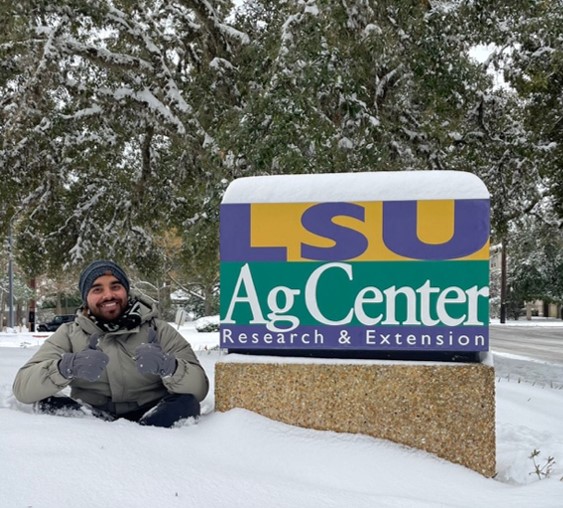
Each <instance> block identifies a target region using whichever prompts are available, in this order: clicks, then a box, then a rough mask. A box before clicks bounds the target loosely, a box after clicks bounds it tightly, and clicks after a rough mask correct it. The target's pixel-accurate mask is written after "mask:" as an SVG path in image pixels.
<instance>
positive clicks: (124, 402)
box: [13, 298, 209, 415]
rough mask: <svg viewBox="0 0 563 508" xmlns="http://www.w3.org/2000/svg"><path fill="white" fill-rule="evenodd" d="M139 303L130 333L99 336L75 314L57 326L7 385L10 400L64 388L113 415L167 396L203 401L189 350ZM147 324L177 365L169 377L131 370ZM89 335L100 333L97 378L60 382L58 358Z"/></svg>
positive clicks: (203, 380) (204, 382) (198, 370)
mask: <svg viewBox="0 0 563 508" xmlns="http://www.w3.org/2000/svg"><path fill="white" fill-rule="evenodd" d="M139 300H140V301H141V303H142V306H141V308H142V312H141V315H142V322H141V325H140V326H139V327H137V328H134V329H132V330H118V331H116V332H105V333H104V332H103V331H102V330H101V329H100V328H98V327H97V326H96V325H95V324H94V322H93V321H92V320H90V319H89V318H88V317H87V316H86V315H84V314H83V313H81V312H79V313H78V314H77V317H76V320H75V321H74V322H73V323H67V324H64V325H62V326H61V327H60V328H59V329H58V330H57V331H56V332H55V333H54V334H53V335H51V337H49V338H48V339H47V340H46V341H45V342H44V343H43V345H42V346H41V347H40V348H39V350H38V351H37V353H35V355H33V357H32V358H31V359H30V360H29V361H28V362H27V363H26V364H25V365H24V366H23V367H22V368H21V369H20V370H19V371H18V373H17V374H16V378H15V380H14V386H13V391H14V395H15V397H16V399H18V400H19V401H20V402H23V403H27V404H30V403H33V402H36V401H38V400H41V399H44V398H46V397H49V396H50V395H54V394H56V393H57V392H59V391H61V390H62V389H63V388H65V387H67V386H69V385H70V388H71V393H70V396H71V397H72V398H73V399H75V400H80V401H82V402H85V403H87V404H90V405H92V406H94V407H95V408H99V409H105V410H110V411H111V412H113V413H115V414H117V415H120V414H124V413H127V412H129V411H134V410H135V409H137V408H138V407H139V406H142V405H144V404H147V403H149V402H154V401H157V400H159V399H161V398H162V397H164V396H165V395H167V394H168V393H191V394H193V395H194V396H195V397H196V398H197V399H198V400H199V401H201V400H203V399H204V398H205V396H206V395H207V392H208V389H209V381H208V379H207V376H206V375H205V371H204V370H203V368H202V367H201V365H200V363H199V361H198V359H197V357H196V356H195V354H194V352H193V350H192V348H191V346H190V345H189V343H188V342H187V341H186V339H184V337H182V336H181V335H180V334H179V333H178V332H177V331H176V330H174V328H173V327H172V326H170V325H169V324H168V323H166V322H164V321H161V320H159V319H156V318H155V315H156V310H155V308H154V307H152V308H151V306H150V303H148V302H147V301H144V300H143V299H142V298H139ZM151 326H154V327H156V332H157V340H158V341H159V342H160V345H161V346H162V349H163V350H164V351H165V352H166V353H173V354H174V355H175V356H176V359H177V363H178V367H177V369H176V371H175V372H174V374H172V376H169V377H165V378H160V376H157V375H152V374H149V375H147V374H141V373H140V372H138V371H137V367H136V365H135V359H134V356H135V349H136V348H137V346H139V345H140V344H142V343H144V342H149V329H150V327H151ZM92 334H99V335H100V339H99V341H98V349H100V350H101V351H103V352H104V353H106V354H107V355H108V356H109V363H108V365H107V367H106V369H105V370H104V372H103V373H102V376H101V377H100V379H99V380H97V381H94V382H89V381H86V380H83V379H66V378H64V377H63V376H62V375H61V373H60V372H59V369H58V362H59V360H60V359H61V356H62V355H63V353H67V352H70V353H74V352H77V351H82V350H84V349H86V348H87V347H88V339H89V338H90V336H91V335H92Z"/></svg>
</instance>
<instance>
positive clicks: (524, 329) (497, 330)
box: [489, 325, 563, 365]
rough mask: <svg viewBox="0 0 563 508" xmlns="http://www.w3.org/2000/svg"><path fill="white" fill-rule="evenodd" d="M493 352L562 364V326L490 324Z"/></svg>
mask: <svg viewBox="0 0 563 508" xmlns="http://www.w3.org/2000/svg"><path fill="white" fill-rule="evenodd" d="M489 331H490V345H491V349H492V350H493V351H494V352H502V353H510V354H513V355H520V356H527V357H529V358H534V359H536V360H544V361H549V362H550V363H556V364H560V365H563V326H561V325H559V326H557V325H554V326H519V325H491V326H490V329H489Z"/></svg>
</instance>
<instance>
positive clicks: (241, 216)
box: [219, 203, 287, 262]
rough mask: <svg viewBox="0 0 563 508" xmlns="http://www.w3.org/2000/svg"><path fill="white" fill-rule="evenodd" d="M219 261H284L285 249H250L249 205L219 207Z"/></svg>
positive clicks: (285, 257) (285, 258)
mask: <svg viewBox="0 0 563 508" xmlns="http://www.w3.org/2000/svg"><path fill="white" fill-rule="evenodd" d="M220 213H221V216H220V226H219V227H220V238H221V247H220V252H221V261H248V262H252V261H286V260H287V249H286V248H285V247H252V246H251V243H250V241H251V238H250V230H251V227H252V225H251V220H250V219H251V214H250V205H249V204H247V203H244V204H227V205H221V212H220Z"/></svg>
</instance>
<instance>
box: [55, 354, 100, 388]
mask: <svg viewBox="0 0 563 508" xmlns="http://www.w3.org/2000/svg"><path fill="white" fill-rule="evenodd" d="M108 362H109V356H108V355H106V354H105V353H104V352H102V351H99V350H97V349H85V350H84V351H80V352H78V353H64V354H63V356H62V358H61V359H60V361H59V372H60V373H61V375H62V376H63V377H64V378H66V379H73V378H78V379H85V380H86V381H97V380H98V379H100V376H101V375H102V372H103V370H104V369H105V368H106V365H107V364H108Z"/></svg>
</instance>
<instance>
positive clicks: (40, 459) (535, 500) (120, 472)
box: [0, 323, 563, 508]
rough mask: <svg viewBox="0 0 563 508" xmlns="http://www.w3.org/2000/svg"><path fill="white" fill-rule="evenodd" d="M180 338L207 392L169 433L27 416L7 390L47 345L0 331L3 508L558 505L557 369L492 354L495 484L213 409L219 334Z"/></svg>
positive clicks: (429, 458) (429, 462) (185, 330)
mask: <svg viewBox="0 0 563 508" xmlns="http://www.w3.org/2000/svg"><path fill="white" fill-rule="evenodd" d="M180 332H181V333H182V334H183V335H184V336H185V337H186V338H187V339H188V340H189V341H190V343H191V344H192V346H193V347H194V349H196V350H197V351H198V356H199V358H200V360H201V362H202V364H203V365H204V367H205V369H206V370H207V372H208V375H209V377H210V379H211V382H212V389H211V391H210V394H209V396H208V397H207V399H205V401H204V402H203V404H202V408H203V413H204V414H203V416H202V417H201V418H200V419H199V421H198V422H197V423H194V422H193V421H192V422H185V423H184V424H183V425H181V426H178V427H176V428H173V429H159V428H151V427H141V426H139V425H137V424H135V423H131V422H126V421H120V420H118V421H117V422H113V423H108V422H104V421H101V420H97V419H95V418H94V417H91V416H87V415H84V416H81V417H76V416H75V417H62V416H47V415H38V414H35V413H33V412H32V411H31V407H30V406H28V405H24V404H20V403H18V402H17V401H15V399H14V398H13V395H12V393H11V386H12V381H13V378H14V375H15V374H16V372H17V370H18V368H19V367H20V366H21V365H22V364H23V363H24V362H25V361H26V360H27V359H28V358H29V357H30V356H31V355H32V354H33V353H34V352H35V351H36V350H37V347H38V346H39V345H40V344H41V342H42V341H43V340H44V337H37V336H35V337H34V336H33V335H31V334H26V333H10V334H0V429H1V432H0V506H1V507H2V508H28V507H33V508H51V507H52V508H61V507H80V508H90V507H92V508H94V507H96V508H99V507H104V508H114V507H115V508H127V507H131V508H139V507H141V508H142V507H147V508H159V507H162V508H174V507H181V508H188V507H190V508H199V507H201V508H215V507H217V508H221V507H226V508H236V507H241V508H243V507H244V508H253V507H255V508H266V507H267V508H277V507H280V508H281V507H284V508H325V507H327V508H336V507H342V508H363V507H365V508H375V507H377V508H386V507H388V508H398V507H401V508H413V507H414V508H419V507H420V508H430V507H436V508H437V507H451V508H454V507H455V508H461V507H467V508H475V507H486V508H506V507H510V508H516V507H522V508H528V507H532V506H533V507H534V508H542V507H546V508H547V507H549V508H556V507H561V506H563V481H562V477H563V433H562V430H563V388H562V387H563V365H557V364H549V363H541V362H535V361H531V360H528V359H526V358H514V357H512V356H510V355H499V354H495V355H494V361H495V369H496V374H497V471H498V474H497V476H496V477H495V478H494V479H488V478H484V477H482V476H481V475H479V474H478V473H476V472H474V471H471V470H469V469H467V468H464V467H462V466H459V465H455V464H451V463H449V462H447V461H445V460H442V459H439V458H437V457H435V456H433V455H430V454H428V453H425V452H422V451H420V450H415V449H411V448H407V447H404V446H401V445H398V444H394V443H391V442H388V441H384V440H378V439H374V438H371V437H368V436H363V435H352V434H337V433H334V432H322V431H315V430H310V429H303V428H297V427H292V426H289V425H285V424H282V423H279V422H276V421H272V420H269V419H267V418H264V417H262V416H259V415H257V414H254V413H251V412H249V411H245V410H242V409H235V410H232V411H229V412H227V413H217V412H214V397H213V373H214V365H215V362H216V361H217V360H218V359H219V358H220V355H221V352H219V351H218V350H217V349H216V347H217V345H218V340H219V338H218V334H217V333H204V334H198V333H197V332H196V331H195V327H194V324H193V323H189V324H187V325H185V326H184V327H182V328H181V329H180ZM335 403H338V401H335ZM532 455H534V457H533V458H531V456H532Z"/></svg>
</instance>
